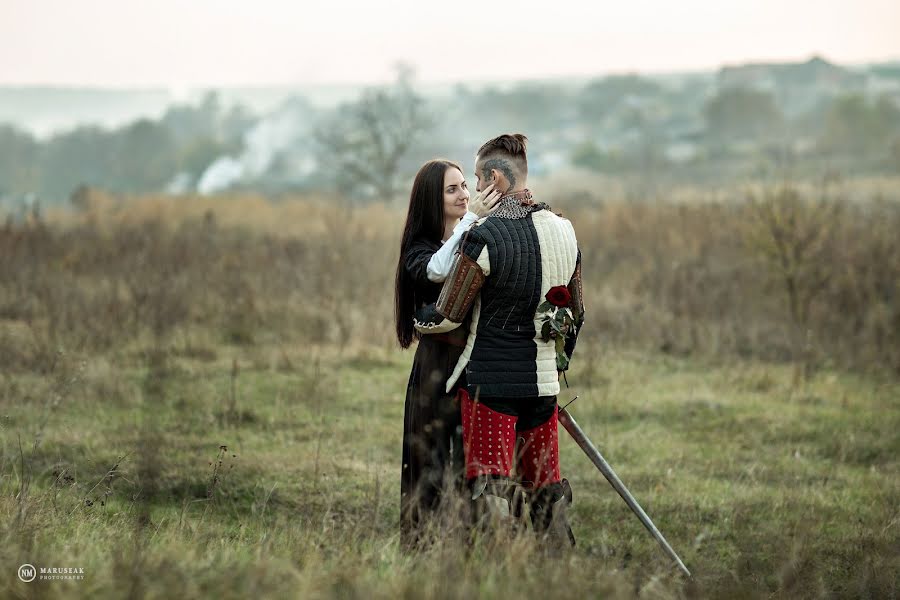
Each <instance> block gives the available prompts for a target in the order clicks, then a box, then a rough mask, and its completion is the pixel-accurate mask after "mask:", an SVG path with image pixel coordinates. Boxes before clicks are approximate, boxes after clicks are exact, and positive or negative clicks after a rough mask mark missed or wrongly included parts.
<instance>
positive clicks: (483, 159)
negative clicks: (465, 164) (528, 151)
mask: <svg viewBox="0 0 900 600" xmlns="http://www.w3.org/2000/svg"><path fill="white" fill-rule="evenodd" d="M527 143H528V138H526V137H525V136H524V135H522V134H521V133H504V134H503V135H501V136H498V137H495V138H494V139H492V140H488V141H487V142H485V143H484V144H483V145H482V146H481V148H479V149H478V154H477V155H475V178H476V180H477V185H476V186H475V189H476V190H477V191H479V192H480V191H481V190H483V189H484V188H486V187H487V186H489V185H490V184H492V183H493V184H494V189H495V190H500V191H501V192H503V193H504V194H505V193H508V192H513V191H518V190H521V189H524V188H525V180H526V178H527V177H528V159H527V157H526V156H525V145H526V144H527Z"/></svg>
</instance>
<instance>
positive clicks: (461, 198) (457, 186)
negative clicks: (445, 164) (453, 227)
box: [444, 167, 469, 219]
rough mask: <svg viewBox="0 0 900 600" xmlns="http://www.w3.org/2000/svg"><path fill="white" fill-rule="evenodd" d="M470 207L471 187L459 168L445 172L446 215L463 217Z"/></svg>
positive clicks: (456, 217)
mask: <svg viewBox="0 0 900 600" xmlns="http://www.w3.org/2000/svg"><path fill="white" fill-rule="evenodd" d="M468 209H469V188H468V186H467V185H466V178H465V177H463V174H462V173H461V172H460V170H459V169H455V168H453V167H450V168H449V169H447V170H446V171H445V172H444V217H445V218H447V219H461V218H463V216H464V215H465V214H466V211H467V210H468Z"/></svg>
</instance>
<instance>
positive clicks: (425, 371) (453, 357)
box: [400, 240, 468, 548]
mask: <svg viewBox="0 0 900 600" xmlns="http://www.w3.org/2000/svg"><path fill="white" fill-rule="evenodd" d="M438 249H439V246H438V245H437V244H434V243H432V242H429V241H426V240H421V241H416V242H414V243H413V244H412V245H411V247H410V249H409V250H408V252H407V254H406V259H405V261H404V264H405V268H406V269H407V271H408V273H409V274H410V275H411V276H412V279H413V281H414V282H415V287H416V304H417V308H418V307H420V306H423V305H426V304H431V303H433V302H436V301H437V299H438V296H439V295H440V292H441V287H442V284H440V283H434V282H432V281H430V280H429V279H428V277H427V275H426V267H427V265H428V261H429V260H430V259H431V256H432V255H433V254H434V253H435V252H436V251H437V250H438ZM467 331H468V328H467V327H466V326H465V324H464V325H463V326H462V327H459V328H458V329H456V330H454V331H452V332H450V333H449V334H445V335H437V334H434V335H423V336H422V337H421V339H420V340H419V343H418V347H417V348H416V354H415V357H414V358H413V365H412V371H411V372H410V374H409V383H408V384H407V386H406V405H405V410H404V418H403V462H402V470H401V483H400V537H401V542H402V543H403V545H404V546H405V547H407V548H409V547H412V546H415V545H416V543H417V542H418V540H419V533H420V532H421V528H422V526H423V525H425V524H426V522H427V519H428V517H429V516H431V515H433V514H434V513H435V512H436V511H437V510H438V509H439V508H440V506H441V497H442V495H443V494H444V493H445V492H446V491H449V490H450V489H454V488H455V490H457V491H462V490H463V489H464V485H465V463H464V459H463V447H462V421H461V416H460V408H459V401H458V399H457V398H456V392H457V390H458V389H459V387H460V386H464V385H465V375H463V376H462V377H460V380H459V381H457V382H456V384H455V385H454V387H453V389H452V390H451V391H450V393H447V392H445V387H446V384H447V379H448V377H449V376H450V374H451V373H452V372H453V368H454V367H455V366H456V362H457V359H458V358H459V356H460V354H462V351H463V347H464V346H465V340H466V335H467Z"/></svg>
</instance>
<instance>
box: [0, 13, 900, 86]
mask: <svg viewBox="0 0 900 600" xmlns="http://www.w3.org/2000/svg"><path fill="white" fill-rule="evenodd" d="M813 54H821V55H823V56H825V58H827V59H830V60H834V61H837V62H841V63H859V62H865V61H869V60H882V59H886V58H900V0H852V1H850V0H840V1H829V0H815V1H813V0H756V1H753V2H750V1H748V2H730V1H727V0H717V1H699V0H659V1H656V2H648V1H641V0H625V1H621V2H615V3H611V2H599V1H594V2H589V1H575V2H565V1H562V0H557V1H555V2H552V1H546V0H544V1H541V2H537V1H532V0H519V1H518V2H490V1H486V0H481V1H477V2H476V1H470V0H459V1H456V2H453V1H451V2H440V3H436V2H426V1H424V0H420V1H410V0H402V1H397V2H390V1H388V0H384V1H382V2H374V1H369V2H347V1H342V0H314V1H310V0H306V1H298V0H292V1H283V2H276V1H274V0H178V1H176V0H143V1H136V0H0V84H74V85H103V86H134V85H141V86H158V85H164V86H169V87H174V88H182V87H193V86H199V85H238V84H303V83H343V82H354V83H369V82H376V81H384V80H387V79H390V78H391V77H392V76H393V73H394V71H393V68H392V65H393V64H395V63H396V62H397V61H405V62H408V63H411V64H413V65H415V66H416V67H417V71H418V77H419V79H420V80H422V81H444V80H448V81H452V80H465V79H469V80H494V79H495V80H505V79H521V78H538V77H553V76H563V75H594V74H601V73H607V72H626V71H647V72H651V71H652V72H660V71H669V70H694V69H703V68H712V67H717V66H719V65H721V64H723V63H734V62H741V61H746V60H799V59H805V58H808V57H810V56H811V55H813Z"/></svg>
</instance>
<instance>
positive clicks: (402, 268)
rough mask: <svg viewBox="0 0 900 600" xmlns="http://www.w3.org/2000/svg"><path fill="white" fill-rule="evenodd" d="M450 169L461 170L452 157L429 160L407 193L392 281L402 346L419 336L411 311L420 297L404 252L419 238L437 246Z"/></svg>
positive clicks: (398, 332)
mask: <svg viewBox="0 0 900 600" xmlns="http://www.w3.org/2000/svg"><path fill="white" fill-rule="evenodd" d="M449 169H456V170H457V171H459V172H460V173H462V167H460V166H459V165H458V164H457V163H455V162H453V161H451V160H446V159H437V160H430V161H428V162H427V163H425V164H424V165H422V168H421V169H419V172H418V173H417V174H416V178H415V179H414V180H413V187H412V192H411V193H410V194H409V209H408V210H407V213H406V225H404V226H403V237H402V239H401V241H400V259H399V260H398V261H397V276H396V278H395V282H394V283H395V285H394V318H395V321H396V326H397V340H398V341H399V342H400V347H401V348H409V345H410V344H411V343H412V342H413V340H414V339H417V338H418V337H419V336H418V334H417V333H416V329H415V327H414V324H413V314H414V313H415V311H416V308H418V305H419V300H420V298H419V297H418V294H417V293H416V282H415V280H414V279H413V276H412V275H411V274H410V273H409V271H407V270H406V259H407V252H409V249H410V247H411V246H412V245H413V242H415V241H416V240H419V239H422V240H427V241H429V242H431V243H432V244H433V245H434V247H435V249H437V248H439V247H440V243H441V236H442V235H444V175H445V174H446V172H447V171H448V170H449Z"/></svg>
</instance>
